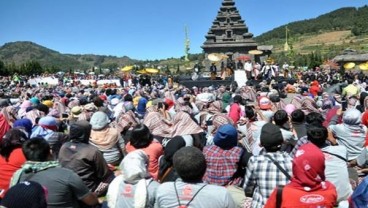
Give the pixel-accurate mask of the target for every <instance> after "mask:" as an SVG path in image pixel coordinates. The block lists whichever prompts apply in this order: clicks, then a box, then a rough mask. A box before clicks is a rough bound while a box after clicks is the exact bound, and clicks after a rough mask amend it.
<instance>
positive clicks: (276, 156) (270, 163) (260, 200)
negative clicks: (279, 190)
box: [244, 123, 292, 207]
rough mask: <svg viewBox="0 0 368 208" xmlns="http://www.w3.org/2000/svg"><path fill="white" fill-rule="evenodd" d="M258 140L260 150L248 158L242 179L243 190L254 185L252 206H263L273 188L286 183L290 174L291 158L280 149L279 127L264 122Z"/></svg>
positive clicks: (282, 140) (281, 140)
mask: <svg viewBox="0 0 368 208" xmlns="http://www.w3.org/2000/svg"><path fill="white" fill-rule="evenodd" d="M260 142H261V143H260V146H261V147H262V150H261V152H260V154H259V155H254V156H252V157H251V158H250V160H249V162H248V165H247V169H246V175H245V180H244V189H245V190H246V189H248V188H249V187H251V186H255V189H254V192H253V199H252V207H264V205H265V204H266V202H267V199H268V198H269V197H270V195H271V193H272V191H273V190H274V188H276V187H277V186H279V185H285V184H287V183H288V182H289V180H290V176H291V175H292V169H291V166H292V159H291V157H290V156H289V155H288V154H287V153H286V152H281V151H280V150H281V146H282V144H283V142H284V139H283V137H282V133H281V131H280V128H279V127H278V126H276V125H274V124H272V123H267V124H265V125H264V126H263V127H262V130H261V135H260ZM276 164H278V165H276ZM279 167H280V168H279ZM281 168H282V169H281Z"/></svg>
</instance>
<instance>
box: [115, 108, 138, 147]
mask: <svg viewBox="0 0 368 208" xmlns="http://www.w3.org/2000/svg"><path fill="white" fill-rule="evenodd" d="M133 109H134V106H133V103H129V104H127V105H125V110H126V112H125V113H123V114H122V115H120V116H119V117H118V118H117V120H116V123H117V128H118V131H119V132H121V135H122V136H123V139H124V143H125V144H126V143H128V142H129V139H130V135H131V131H132V130H133V128H134V127H135V126H136V125H137V124H138V123H139V120H138V119H137V118H136V116H135V114H134V112H133Z"/></svg>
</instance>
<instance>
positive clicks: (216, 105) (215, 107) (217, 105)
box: [207, 100, 222, 114]
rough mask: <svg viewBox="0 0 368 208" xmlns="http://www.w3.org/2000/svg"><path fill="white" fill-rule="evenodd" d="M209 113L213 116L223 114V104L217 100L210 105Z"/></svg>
mask: <svg viewBox="0 0 368 208" xmlns="http://www.w3.org/2000/svg"><path fill="white" fill-rule="evenodd" d="M207 111H208V112H210V113H212V114H216V113H221V112H222V102H221V101H219V100H217V101H215V102H212V103H211V104H210V107H208V109H207Z"/></svg>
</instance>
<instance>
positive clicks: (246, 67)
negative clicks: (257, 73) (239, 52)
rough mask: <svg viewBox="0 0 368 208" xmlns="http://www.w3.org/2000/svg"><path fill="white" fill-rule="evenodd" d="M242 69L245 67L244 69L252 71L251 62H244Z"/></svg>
mask: <svg viewBox="0 0 368 208" xmlns="http://www.w3.org/2000/svg"><path fill="white" fill-rule="evenodd" d="M244 69H245V71H252V70H253V65H252V63H251V62H245V64H244Z"/></svg>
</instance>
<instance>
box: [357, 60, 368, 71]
mask: <svg viewBox="0 0 368 208" xmlns="http://www.w3.org/2000/svg"><path fill="white" fill-rule="evenodd" d="M359 69H361V70H368V62H367V63H363V64H359Z"/></svg>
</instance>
